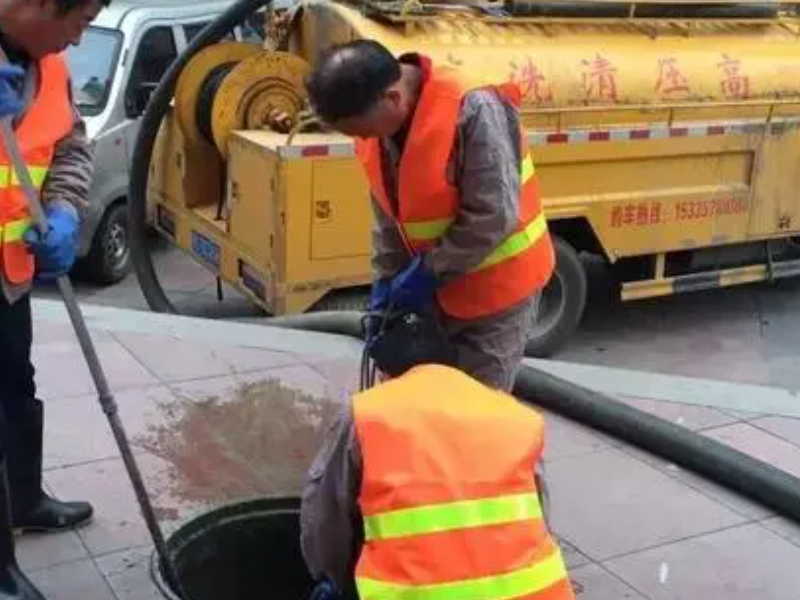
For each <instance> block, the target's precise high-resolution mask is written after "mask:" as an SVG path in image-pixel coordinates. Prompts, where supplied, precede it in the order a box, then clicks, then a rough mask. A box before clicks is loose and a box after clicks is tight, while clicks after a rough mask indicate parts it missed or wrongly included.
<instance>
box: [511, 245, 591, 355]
mask: <svg viewBox="0 0 800 600" xmlns="http://www.w3.org/2000/svg"><path fill="white" fill-rule="evenodd" d="M553 246H554V247H555V253H556V268H555V272H554V273H553V276H552V277H551V278H550V282H549V283H548V284H547V285H546V286H545V288H544V290H542V296H541V298H540V300H539V310H538V314H537V315H536V318H535V320H534V322H533V323H532V324H531V329H530V335H529V337H528V343H527V344H526V346H525V354H526V355H527V356H534V357H537V358H546V357H548V356H551V355H552V354H554V353H555V352H556V351H558V350H559V349H560V348H561V347H562V346H563V345H564V344H565V343H566V342H567V340H568V339H569V338H570V336H571V335H572V334H573V332H574V331H575V329H576V328H577V327H578V323H580V320H581V317H582V316H583V309H584V307H585V306H586V271H585V270H584V268H583V264H581V261H580V258H578V253H577V252H576V251H575V249H574V248H573V247H572V246H571V245H569V244H568V243H567V242H565V241H564V240H562V239H561V238H558V237H555V236H554V237H553Z"/></svg>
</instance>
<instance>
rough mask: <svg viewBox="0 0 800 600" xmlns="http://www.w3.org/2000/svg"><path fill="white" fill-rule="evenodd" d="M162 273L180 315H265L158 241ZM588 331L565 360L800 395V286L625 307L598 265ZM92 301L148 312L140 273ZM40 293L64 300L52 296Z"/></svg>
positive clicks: (90, 295)
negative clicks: (765, 387)
mask: <svg viewBox="0 0 800 600" xmlns="http://www.w3.org/2000/svg"><path fill="white" fill-rule="evenodd" d="M154 256H155V263H156V269H157V272H158V273H159V276H160V278H161V280H162V283H163V285H164V287H165V289H166V290H167V292H168V294H169V296H170V298H171V299H172V301H173V302H174V303H175V304H176V305H177V306H178V308H179V310H180V311H181V312H184V313H186V314H190V315H194V316H205V317H213V318H253V317H258V316H261V312H260V311H259V310H258V309H257V308H255V307H254V306H253V305H251V304H250V302H249V301H248V300H247V299H245V298H244V297H242V296H241V295H239V294H238V293H237V292H236V291H235V290H233V289H231V288H228V287H225V288H224V289H223V292H224V299H223V301H222V302H219V301H218V300H217V297H216V289H217V286H216V280H215V279H214V277H213V276H212V275H211V274H210V273H209V272H208V271H206V270H205V269H204V268H202V267H200V266H199V265H197V264H196V263H195V262H194V261H193V260H192V259H190V258H189V257H187V256H185V255H184V254H183V253H182V252H181V251H179V250H176V249H174V248H170V247H168V246H167V245H166V244H165V243H163V242H158V243H157V245H156V247H155V249H154ZM589 272H590V296H589V305H588V308H587V311H586V315H585V318H584V321H583V324H582V326H581V328H580V330H579V332H578V333H577V335H576V336H575V337H574V338H573V339H572V340H571V342H570V343H569V345H568V346H567V347H566V348H565V349H564V350H562V352H561V353H559V355H558V356H556V357H554V358H556V359H559V360H568V361H576V362H583V363H591V364H602V365H608V366H615V367H624V368H630V369H641V370H645V371H655V372H660V373H668V374H677V375H688V376H696V377H708V378H713V379H722V380H730V381H743V382H750V383H761V384H767V385H776V386H781V387H788V388H793V389H794V388H797V389H800V368H798V367H800V360H798V352H797V349H798V348H799V347H800V310H798V307H799V306H800V279H797V280H786V281H782V282H779V283H777V284H766V283H764V284H756V285H749V286H744V287H738V288H730V289H727V290H714V291H709V292H698V293H693V294H686V295H682V296H673V297H669V298H661V299H653V300H643V301H638V302H633V303H625V304H623V303H621V302H620V301H619V300H617V299H616V297H615V294H614V290H613V287H612V285H611V284H610V282H609V280H608V278H607V276H606V273H605V270H604V268H602V267H601V266H599V265H596V264H591V265H590V269H589ZM76 288H77V290H78V293H79V296H80V298H81V299H82V300H83V301H84V302H91V303H96V304H106V305H113V306H120V307H128V308H136V309H141V310H146V309H147V305H146V303H145V301H144V298H143V296H142V294H141V291H140V290H139V286H138V282H137V280H136V277H135V276H134V275H131V276H129V277H128V278H127V279H126V280H125V281H123V282H121V283H119V284H117V285H114V286H110V287H106V288H103V287H98V286H93V285H89V284H85V283H81V282H76ZM37 295H39V296H43V297H56V296H57V293H56V292H55V290H53V289H40V290H38V291H37Z"/></svg>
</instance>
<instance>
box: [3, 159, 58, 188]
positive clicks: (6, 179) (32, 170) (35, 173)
mask: <svg viewBox="0 0 800 600" xmlns="http://www.w3.org/2000/svg"><path fill="white" fill-rule="evenodd" d="M48 171H49V169H48V168H47V167H34V166H32V165H28V173H29V174H30V176H31V180H32V181H33V186H34V187H35V188H36V189H39V188H41V187H42V185H43V184H44V180H45V178H46V177H47V172H48ZM19 184H20V183H19V177H17V172H16V171H15V170H14V169H12V168H11V167H8V166H3V167H0V188H5V187H9V186H11V185H19Z"/></svg>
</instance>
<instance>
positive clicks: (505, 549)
mask: <svg viewBox="0 0 800 600" xmlns="http://www.w3.org/2000/svg"><path fill="white" fill-rule="evenodd" d="M353 413H354V422H355V429H356V434H357V436H358V442H359V445H360V449H361V455H362V460H363V475H362V482H361V489H360V493H359V505H360V508H361V513H362V515H363V519H364V545H363V547H362V550H361V555H360V557H359V560H358V563H357V566H356V585H357V587H358V593H359V597H360V598H361V600H466V599H476V600H478V599H479V600H512V599H515V600H523V599H524V600H574V595H573V592H572V588H571V585H570V583H569V579H568V578H567V572H566V567H565V565H564V561H563V558H562V556H561V552H560V550H559V548H558V546H557V545H556V543H555V541H554V540H553V538H552V537H551V536H550V534H549V532H548V531H547V528H546V525H545V523H544V520H543V518H542V509H541V506H540V504H539V496H538V493H537V490H536V483H535V478H534V467H535V465H536V462H537V461H538V460H539V459H540V457H541V453H542V444H543V441H542V439H543V437H542V434H543V427H544V425H543V421H542V418H541V417H540V416H539V415H538V414H537V413H535V412H534V411H533V410H531V409H530V408H527V407H525V406H523V405H521V404H520V403H519V402H517V401H516V400H515V399H514V398H512V397H511V396H509V395H507V394H504V393H502V392H499V391H495V390H491V389H489V388H487V387H486V386H483V385H481V384H480V383H478V382H477V381H475V380H474V379H472V378H470V377H469V376H467V375H465V374H463V373H461V372H460V371H457V370H456V369H451V368H449V367H443V366H437V365H425V366H420V367H417V368H415V369H412V370H411V371H409V372H408V373H406V374H405V375H404V376H402V377H399V378H396V379H393V380H391V381H388V382H386V383H383V384H381V385H379V386H377V387H375V388H372V389H370V390H368V391H366V392H362V393H360V394H358V395H356V396H355V398H354V400H353Z"/></svg>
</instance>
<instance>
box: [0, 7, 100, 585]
mask: <svg viewBox="0 0 800 600" xmlns="http://www.w3.org/2000/svg"><path fill="white" fill-rule="evenodd" d="M107 3H108V0H103V1H102V2H101V0H0V47H2V50H3V54H4V56H3V60H2V61H0V62H1V63H2V64H1V65H0V117H2V118H9V117H10V118H11V119H12V124H13V128H14V131H15V134H16V137H17V140H18V142H19V146H20V148H21V152H22V154H23V159H24V161H25V162H26V163H27V167H28V169H29V172H30V174H31V176H32V179H33V181H34V183H35V185H37V186H40V187H41V199H42V202H43V204H44V208H45V213H46V217H47V232H46V233H44V234H40V233H39V231H38V230H36V229H33V228H31V226H30V225H31V222H30V217H29V212H28V207H27V201H26V198H25V195H24V193H23V191H22V189H21V188H20V184H19V180H18V179H17V177H16V175H15V174H14V170H13V167H12V163H11V159H10V157H9V155H8V152H7V149H6V148H5V147H2V145H0V230H1V231H2V238H0V239H2V246H1V247H0V372H1V373H2V379H1V380H0V385H2V389H0V427H2V431H0V434H1V435H0V511H1V512H2V514H0V599H2V600H11V599H24V600H37V599H41V598H42V596H41V594H40V593H39V592H38V591H36V589H35V588H34V587H33V585H32V584H31V583H30V582H29V581H28V580H27V579H26V578H25V576H24V575H22V574H21V573H20V572H19V569H18V568H17V566H16V561H15V560H14V544H13V538H12V536H11V531H10V527H9V520H10V521H11V525H13V527H14V528H15V529H21V530H23V531H24V530H33V531H59V530H62V529H65V528H69V527H73V526H76V525H79V524H81V523H84V522H86V521H88V520H89V519H90V518H91V516H92V507H91V506H90V505H89V504H87V503H86V502H60V501H58V500H56V499H54V498H52V497H50V496H48V495H47V494H46V493H45V492H44V490H43V489H42V434H43V424H44V421H43V406H42V403H41V402H40V401H39V400H37V399H36V387H35V384H34V368H33V365H32V364H31V360H30V358H31V342H32V325H31V303H30V290H31V282H32V279H33V277H34V273H36V275H37V277H38V278H41V279H55V278H56V277H58V276H59V275H62V274H64V273H66V272H67V271H68V270H69V269H70V267H71V266H72V264H73V262H74V260H75V251H76V243H77V232H78V215H79V212H78V210H77V207H79V206H81V205H82V204H84V203H85V201H86V197H87V195H88V192H89V185H90V183H91V178H92V155H91V151H90V146H89V141H88V140H87V138H86V133H85V130H84V126H83V122H82V121H81V119H80V117H79V116H78V113H77V110H76V109H75V106H74V104H73V102H72V97H71V92H70V82H69V74H68V72H67V66H66V64H65V61H64V58H63V56H62V55H61V54H60V53H61V52H62V51H63V50H65V49H66V47H67V46H68V45H69V44H77V43H78V42H79V41H80V38H81V35H82V33H83V31H84V30H85V29H86V27H87V26H88V24H89V23H90V22H91V21H92V19H94V17H95V16H96V15H97V13H98V12H99V11H100V9H101V7H102V5H103V4H107ZM6 59H7V60H6ZM6 483H7V485H6ZM9 489H10V497H9V496H8V492H9Z"/></svg>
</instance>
